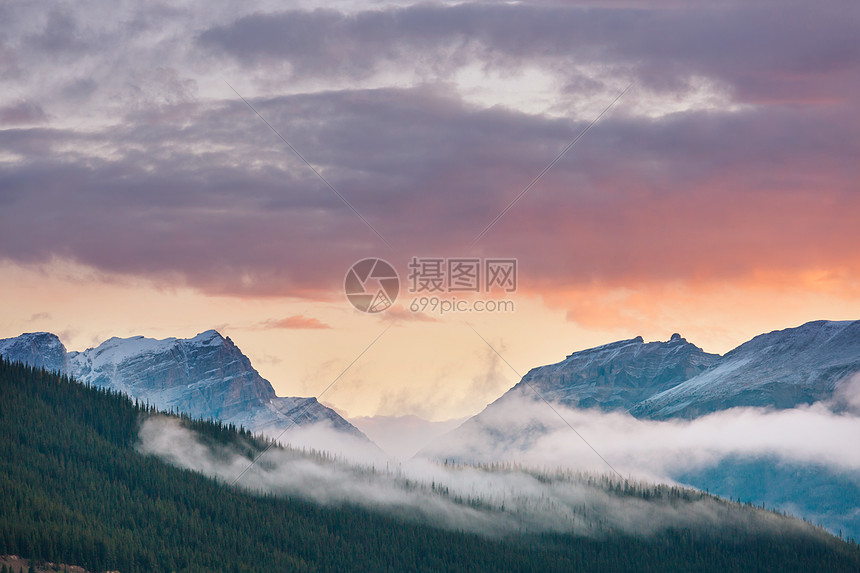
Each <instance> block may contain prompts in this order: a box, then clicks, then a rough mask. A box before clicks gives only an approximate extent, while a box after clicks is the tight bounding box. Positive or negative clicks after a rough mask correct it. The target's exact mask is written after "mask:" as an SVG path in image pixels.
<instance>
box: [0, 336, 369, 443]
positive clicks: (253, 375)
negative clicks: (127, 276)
mask: <svg viewBox="0 0 860 573" xmlns="http://www.w3.org/2000/svg"><path fill="white" fill-rule="evenodd" d="M0 355H3V356H5V357H6V358H8V359H11V360H15V361H19V362H24V363H26V364H30V365H33V366H37V367H41V368H46V369H48V370H53V371H56V372H60V373H63V374H68V375H69V376H71V377H72V378H75V379H77V380H79V381H81V382H84V383H86V384H90V385H92V386H97V387H103V388H111V389H114V390H119V391H121V392H123V393H125V394H127V395H128V396H131V397H132V398H136V399H139V400H143V401H146V402H148V403H150V404H152V405H154V406H155V407H157V408H159V409H162V410H173V411H176V412H183V413H185V414H188V415H190V416H192V417H195V418H215V419H218V420H221V421H223V422H227V423H233V424H236V425H239V426H243V427H245V428H247V429H249V430H251V431H253V432H266V433H269V434H272V433H276V432H279V431H281V430H283V429H287V428H289V427H291V426H292V425H293V424H296V425H299V426H302V425H308V424H314V423H319V422H324V423H326V424H328V425H330V426H331V427H332V428H333V429H335V430H337V431H340V432H345V433H348V434H351V435H354V436H359V437H362V438H364V439H366V437H365V436H364V434H362V433H361V432H360V431H359V430H358V429H356V428H355V427H354V426H353V425H352V424H350V423H349V422H347V421H346V420H345V419H343V418H342V417H341V416H340V415H339V414H337V413H336V412H335V411H334V410H332V409H330V408H327V407H326V406H323V405H322V404H320V403H319V402H318V401H317V399H316V398H297V397H279V396H277V395H276V394H275V390H274V388H273V387H272V385H271V384H270V383H269V381H268V380H266V379H265V378H263V377H262V376H260V374H259V373H258V372H257V371H256V370H255V369H254V367H253V366H252V365H251V361H250V360H249V359H248V357H247V356H245V355H244V354H243V353H242V351H241V350H239V348H238V347H237V346H236V345H235V344H234V343H233V341H232V340H230V338H229V337H228V338H225V337H223V336H222V335H221V334H220V333H218V332H217V331H215V330H207V331H206V332H202V333H200V334H198V335H197V336H195V337H193V338H188V339H180V338H166V339H163V340H156V339H152V338H145V337H143V336H135V337H131V338H117V337H114V338H110V339H108V340H106V341H104V342H103V343H101V344H100V345H98V346H96V347H94V348H88V349H87V350H84V351H83V352H76V351H73V352H67V351H66V348H65V346H64V345H63V343H62V342H61V341H60V339H59V338H58V337H57V336H56V335H54V334H51V333H47V332H37V333H28V334H22V335H21V336H18V337H15V338H7V339H3V340H0Z"/></svg>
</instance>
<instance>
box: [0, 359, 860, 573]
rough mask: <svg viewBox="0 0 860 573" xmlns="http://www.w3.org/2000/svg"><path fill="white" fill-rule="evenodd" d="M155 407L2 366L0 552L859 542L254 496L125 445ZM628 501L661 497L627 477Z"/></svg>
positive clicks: (758, 551) (787, 556)
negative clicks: (600, 534)
mask: <svg viewBox="0 0 860 573" xmlns="http://www.w3.org/2000/svg"><path fill="white" fill-rule="evenodd" d="M154 413H155V412H154V410H152V409H150V408H147V407H145V406H142V405H140V404H137V403H135V402H133V401H131V400H129V399H128V398H127V397H125V396H123V395H122V394H120V393H117V392H113V391H110V390H103V389H96V388H89V387H86V386H83V385H81V384H78V383H76V382H74V381H70V380H68V379H67V378H65V377H60V376H57V375H56V374H50V373H47V372H44V371H42V370H36V369H33V368H29V367H26V366H22V365H19V364H10V363H8V362H5V361H2V360H0V435H2V436H3V439H2V442H0V554H18V555H21V556H23V557H29V558H35V559H44V560H49V561H53V562H61V563H74V564H77V565H81V566H83V567H85V568H87V569H89V570H94V571H104V570H120V571H122V572H124V573H131V572H135V571H187V572H192V571H231V572H245V571H248V572H250V571H393V572H395V571H396V572H400V571H502V572H504V571H541V572H552V571H668V572H671V571H715V572H716V571H718V572H720V573H731V572H733V571H753V572H765V571H780V572H782V571H825V570H826V571H857V570H860V551H858V548H857V546H856V545H853V544H849V543H845V542H843V541H840V540H838V539H837V538H835V537H832V536H828V535H823V534H821V535H809V536H792V537H775V536H772V535H771V536H768V535H765V534H762V535H759V536H747V537H743V538H738V537H734V538H732V537H727V536H724V535H722V536H721V535H714V536H709V535H706V534H703V533H694V532H690V531H667V532H665V533H663V534H660V535H657V536H652V537H647V538H636V537H630V536H623V535H615V536H612V537H604V538H586V537H574V536H570V535H559V534H542V535H531V536H523V537H517V538H508V539H489V538H485V537H482V536H479V535H473V534H467V533H461V532H452V531H445V530H440V529H436V528H433V527H431V526H429V525H424V524H420V523H413V522H408V521H402V520H397V519H395V518H393V517H390V516H384V515H379V514H376V513H373V512H370V511H367V510H363V509H360V508H356V507H351V506H347V505H344V506H341V507H321V506H318V505H316V504H313V503H309V502H305V501H302V500H298V499H290V498H284V497H276V496H271V495H264V496H255V495H252V494H249V493H247V492H245V491H242V490H239V489H237V488H231V487H227V486H225V485H223V484H219V483H217V482H215V481H213V480H211V479H208V478H206V477H204V476H201V475H199V474H196V473H194V472H191V471H187V470H182V469H178V468H175V467H172V466H169V465H167V464H165V463H162V462H161V461H159V460H157V459H155V458H153V457H149V456H144V455H141V454H140V453H138V452H137V451H136V450H135V444H136V441H137V432H138V428H139V425H140V422H141V420H142V419H144V418H145V417H146V416H149V415H152V414H154ZM185 423H187V424H189V425H191V426H192V427H193V429H194V430H195V431H196V432H198V433H199V434H200V435H202V436H204V439H207V440H213V441H215V442H219V443H230V444H233V445H234V446H236V447H241V448H245V451H246V453H247V454H248V455H252V454H253V453H254V452H255V451H259V449H260V448H262V447H265V442H262V441H260V440H256V439H255V438H254V437H253V436H251V435H250V434H249V433H248V432H246V431H244V430H240V429H237V428H235V427H232V426H226V425H224V424H221V423H217V422H212V421H207V422H204V421H191V420H186V421H185ZM491 469H492V468H488V471H491ZM546 479H554V478H553V477H552V476H547V477H546ZM613 487H614V486H613ZM619 487H620V486H619ZM636 487H639V486H636ZM661 491H662V493H661ZM655 492H656V493H655ZM628 493H629V492H628ZM635 495H638V496H643V497H644V496H650V495H673V493H672V491H671V490H659V489H658V490H653V489H648V488H644V487H639V489H636V490H635Z"/></svg>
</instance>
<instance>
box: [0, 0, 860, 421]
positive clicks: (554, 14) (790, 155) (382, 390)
mask: <svg viewBox="0 0 860 573" xmlns="http://www.w3.org/2000/svg"><path fill="white" fill-rule="evenodd" d="M322 6H324V7H322ZM858 21H860V5H858V4H857V3H856V2H854V1H841V0H826V1H824V2H818V3H814V4H812V3H809V2H794V1H788V2H784V1H778V2H777V1H773V2H771V1H751V2H750V1H743V2H709V3H695V4H692V5H690V4H688V3H683V2H676V1H674V0H665V1H663V0H652V1H639V0H618V1H612V2H601V3H596V2H546V3H538V2H535V3H469V2H466V3H457V4H454V3H411V2H364V3H356V2H349V1H335V2H330V3H318V2H315V3H310V2H294V3H290V2H247V3H237V2H223V1H222V2H217V1H216V2H200V1H187V2H178V3H177V2H171V3H160V2H146V3H136V2H106V1H104V0H102V1H80V2H73V3H72V2H68V3H55V2H51V3H46V2H39V1H27V2H18V1H14V0H12V1H8V2H4V3H3V4H2V5H0V82H2V87H3V89H2V90H0V297H2V300H3V301H4V304H3V305H2V310H0V338H4V337H11V336H17V335H19V334H21V333H23V332H34V331H50V332H54V333H56V334H58V335H59V336H60V338H61V339H62V341H63V342H64V344H65V345H66V346H67V348H69V349H70V350H83V349H85V348H87V347H91V346H95V345H97V344H99V343H100V342H101V341H103V340H105V339H107V338H109V337H111V336H133V335H145V336H149V337H155V338H164V337H169V336H176V337H190V336H194V335H195V334H197V333H199V332H202V331H205V330H207V329H209V328H216V329H218V330H219V331H220V332H221V333H222V334H224V335H225V336H229V337H230V338H231V339H232V340H233V341H234V342H235V343H236V344H237V345H238V346H239V347H240V348H241V349H242V350H243V351H244V352H245V353H246V354H247V355H248V356H249V357H250V358H251V360H252V362H253V364H254V366H255V367H256V368H257V369H258V370H259V371H260V372H261V374H262V375H263V376H264V377H266V378H267V379H269V380H270V381H271V382H272V384H273V386H274V387H275V389H276V391H277V392H278V394H280V395H319V394H320V392H322V391H323V389H325V388H326V387H327V386H328V385H329V384H330V383H331V382H332V381H334V380H337V381H336V383H335V384H334V385H332V386H331V387H330V389H328V390H327V391H326V392H325V395H324V396H322V401H323V402H324V403H326V404H328V405H330V406H332V407H334V408H336V409H337V410H338V411H340V412H341V413H343V414H345V415H347V416H352V417H355V416H374V415H384V416H396V415H415V416H419V417H422V418H426V419H429V420H445V419H450V418H460V417H464V416H468V415H471V414H474V413H476V412H477V411H479V410H481V409H482V408H483V406H484V405H485V404H487V403H488V402H490V401H492V400H494V399H495V398H496V397H498V396H499V395H501V394H502V393H503V392H504V391H505V390H507V389H508V388H510V387H511V386H513V385H514V384H515V383H516V382H517V381H518V379H519V377H520V376H521V375H522V374H525V373H526V372H527V371H528V370H529V369H530V368H532V367H536V366H539V365H542V364H548V363H553V362H557V361H559V360H562V359H564V357H565V356H566V355H567V354H569V353H571V352H573V351H576V350H581V349H585V348H588V347H592V346H596V345H599V344H604V343H608V342H611V341H614V340H619V339H627V338H633V337H635V336H637V335H642V336H643V337H644V338H645V340H668V339H669V337H670V336H671V334H672V333H674V332H679V333H681V334H682V335H683V336H684V337H686V338H687V339H688V340H689V341H691V342H693V343H695V344H697V345H699V346H701V347H703V348H704V349H705V350H707V351H709V352H719V353H723V352H726V351H728V350H730V349H731V348H733V347H735V346H737V345H738V344H740V343H742V342H744V341H746V340H748V339H749V338H751V337H752V336H754V335H756V334H759V333H762V332H767V331H771V330H775V329H781V328H787V327H792V326H797V325H799V324H802V323H804V322H807V321H810V320H817V319H834V320H844V319H858V318H860V296H858V295H860V250H858V248H857V246H858V244H860V225H858V224H857V220H858V218H860V217H858V215H860V163H858V162H857V160H856V158H857V157H858V156H860V135H858V134H860V131H858V128H860V112H858V109H860V108H858V99H860V96H858V93H860V90H858V88H860V36H858V34H857V33H856V30H857V23H858ZM619 96H620V97H619ZM573 142H575V143H574V145H572V146H570V144H571V143H573ZM568 146H570V147H569V148H568ZM565 149H567V151H566V153H563V151H564V150H565ZM550 165H551V168H550V169H548V170H547V167H549V166H550ZM538 177H539V178H538ZM536 178H538V180H535V179H536ZM484 230H486V232H484ZM368 257H379V258H382V259H384V260H386V261H389V262H390V263H391V264H392V265H393V266H394V267H395V269H396V270H397V271H398V273H399V275H400V278H401V284H400V287H401V288H400V294H399V296H398V298H397V300H396V301H395V304H394V306H392V307H391V308H390V309H388V310H387V311H385V312H380V313H372V314H371V313H364V312H361V311H360V310H357V309H356V308H354V307H353V306H352V305H351V304H350V302H349V301H348V300H347V299H346V296H345V294H344V278H345V276H346V273H347V271H348V269H349V268H350V266H351V265H352V264H353V263H355V262H356V261H358V260H361V259H364V258H368ZM413 258H434V259H440V258H441V259H445V260H450V259H455V258H469V259H475V258H476V259H478V260H480V261H484V260H486V259H491V258H501V259H516V261H517V288H516V290H515V292H503V291H501V290H499V289H495V290H493V291H491V292H481V293H477V294H470V293H460V292H457V293H452V292H442V293H437V294H436V296H439V297H442V298H445V299H451V298H452V297H454V296H456V297H457V298H458V299H459V300H465V301H467V302H469V304H472V302H473V301H474V300H475V299H489V300H491V301H498V300H505V301H512V302H513V303H514V305H515V308H514V309H513V310H511V311H509V312H465V311H464V312H449V313H446V314H440V313H439V312H438V308H437V309H436V311H434V310H433V309H430V308H425V309H424V311H423V312H413V310H411V309H410V305H413V303H414V302H418V301H420V296H422V295H425V296H426V295H428V293H412V292H408V288H407V287H409V286H410V285H409V280H408V279H407V277H408V273H409V267H408V263H409V261H411V260H412V259H413ZM413 306H414V305H413ZM380 335H381V336H380ZM374 341H375V342H374ZM338 376H340V377H339V378H338Z"/></svg>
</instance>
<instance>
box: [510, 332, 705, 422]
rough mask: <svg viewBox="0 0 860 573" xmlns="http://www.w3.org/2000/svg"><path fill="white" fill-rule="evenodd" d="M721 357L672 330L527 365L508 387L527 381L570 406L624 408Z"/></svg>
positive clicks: (701, 370)
mask: <svg viewBox="0 0 860 573" xmlns="http://www.w3.org/2000/svg"><path fill="white" fill-rule="evenodd" d="M719 360H720V357H719V355H717V354H708V353H707V352H705V351H703V350H702V349H701V348H699V347H698V346H696V345H694V344H690V343H689V342H687V341H686V340H684V339H683V338H681V336H680V335H678V334H675V335H673V336H672V338H671V339H670V340H669V341H668V342H649V343H645V342H644V341H643V340H642V337H641V336H638V337H636V338H633V339H631V340H622V341H620V342H613V343H612V344H607V345H605V346H599V347H597V348H592V349H590V350H583V351H582V352H575V353H573V354H571V355H570V356H568V357H567V358H566V359H564V360H563V361H561V362H559V363H557V364H551V365H549V366H541V367H539V368H534V369H532V370H531V371H529V372H528V373H527V374H526V375H525V376H523V379H522V380H521V381H520V383H519V384H517V385H516V386H514V388H513V390H512V391H517V390H519V391H522V392H525V393H526V394H528V392H527V391H526V390H529V389H528V388H523V387H524V386H527V385H531V386H532V387H533V388H534V389H535V390H537V391H538V392H539V393H540V394H541V396H543V397H544V398H546V399H547V400H549V401H550V402H558V403H561V404H564V405H565V406H570V407H574V408H600V409H602V410H628V409H630V408H632V407H633V406H635V405H636V404H638V403H639V402H641V401H642V400H644V399H646V398H649V397H651V396H654V395H655V394H658V393H660V392H663V391H665V390H668V389H670V388H674V387H675V386H677V385H678V384H680V383H681V382H683V381H685V380H687V379H689V378H692V377H694V376H696V375H697V374H700V373H702V372H703V371H705V370H707V369H708V368H709V367H711V366H713V365H714V364H716V363H717V362H718V361H719Z"/></svg>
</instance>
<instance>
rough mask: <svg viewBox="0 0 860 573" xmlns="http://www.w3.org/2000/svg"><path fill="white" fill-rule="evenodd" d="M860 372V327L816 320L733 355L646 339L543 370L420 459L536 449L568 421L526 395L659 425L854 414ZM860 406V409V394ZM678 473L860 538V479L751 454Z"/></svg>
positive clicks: (481, 457)
mask: <svg viewBox="0 0 860 573" xmlns="http://www.w3.org/2000/svg"><path fill="white" fill-rule="evenodd" d="M857 373H860V321H846V322H830V321H816V322H810V323H807V324H804V325H803V326H800V327H797V328H789V329H786V330H779V331H774V332H770V333H767V334H762V335H760V336H757V337H755V338H753V339H752V340H750V341H749V342H746V343H744V344H742V345H740V346H738V347H737V348H735V349H734V350H732V351H731V352H728V353H727V354H725V355H724V356H718V355H715V354H708V353H705V352H703V351H702V350H701V349H700V348H698V347H696V346H694V345H692V344H690V343H688V342H686V341H685V340H684V339H683V338H681V337H680V336H678V335H673V336H672V338H671V339H670V340H669V341H667V342H652V343H648V344H646V343H644V342H643V341H642V338H640V337H637V338H634V339H631V340H623V341H620V342H614V343H612V344H607V345H605V346H600V347H598V348H592V349H589V350H583V351H581V352H576V353H574V354H571V355H570V356H568V357H567V358H566V359H565V360H563V361H561V362H559V363H557V364H551V365H549V366H542V367H539V368H534V369H532V370H531V371H529V372H528V373H527V374H526V375H525V376H523V379H522V380H521V381H520V382H519V383H518V384H517V385H516V386H514V387H513V388H511V389H510V390H509V391H508V392H506V393H505V394H504V395H502V396H501V397H500V398H499V399H498V400H496V401H495V402H493V403H492V404H490V405H489V406H487V407H486V408H485V409H484V410H483V411H482V412H481V413H479V414H478V415H476V416H473V417H472V418H470V419H469V420H467V421H466V422H465V423H463V424H462V425H461V426H460V427H458V428H457V429H455V430H453V431H451V432H449V433H448V434H446V435H444V436H442V437H440V438H439V439H438V440H436V441H435V442H434V443H433V444H431V445H430V446H428V447H427V448H425V449H424V450H422V451H421V452H420V453H419V454H418V455H419V456H424V457H428V458H435V459H452V460H455V461H460V462H469V461H494V460H497V459H499V458H500V457H501V456H502V455H506V454H509V453H510V452H526V451H530V450H531V448H532V447H533V446H534V445H535V444H537V443H538V440H540V439H541V438H542V437H543V436H545V435H546V434H547V432H549V431H550V430H551V429H552V424H554V425H555V427H557V426H558V424H559V422H558V420H557V419H556V418H555V416H554V414H552V413H551V412H549V409H548V408H545V407H544V408H537V409H532V410H529V405H530V402H523V399H526V400H529V401H536V400H539V398H538V397H537V396H536V395H535V392H534V391H533V390H532V389H531V388H530V387H529V386H531V387H533V388H534V389H535V390H537V391H538V392H539V393H540V395H541V396H543V397H544V398H545V399H546V400H548V401H550V402H552V403H557V404H563V405H565V406H569V407H572V408H579V409H585V408H598V409H601V410H604V411H619V412H624V411H627V412H629V413H630V414H632V415H633V416H636V417H638V418H644V419H652V420H654V419H663V420H665V419H678V418H695V417H699V416H703V415H706V414H709V413H713V412H719V411H722V410H726V409H730V408H735V407H743V406H748V407H763V408H774V409H789V408H795V407H798V406H803V405H807V404H811V403H814V402H819V403H821V404H823V405H825V406H826V407H828V408H830V409H831V410H832V411H834V412H835V413H839V415H841V413H843V412H844V410H843V408H846V406H843V405H841V403H840V400H841V399H842V398H841V397H840V394H841V392H842V390H843V389H844V390H848V389H849V387H851V388H854V387H855V386H857V385H858V382H857V380H858V376H857ZM852 381H853V382H852ZM857 387H860V386H857ZM853 394H856V390H855V391H854V392H853ZM850 407H851V408H853V410H854V411H855V412H856V413H860V409H858V407H860V400H858V398H857V396H856V395H855V396H854V399H853V401H852V406H850ZM535 411H537V412H539V414H540V415H533V414H534V412H535ZM529 412H531V413H529ZM572 439H573V438H572ZM671 477H672V478H673V479H675V480H677V481H680V482H682V483H687V484H691V485H693V486H695V487H699V488H701V489H709V490H710V491H711V492H713V493H718V494H719V495H722V496H725V497H732V498H741V499H743V500H751V501H753V502H755V503H762V502H764V503H766V504H768V506H771V507H776V508H778V509H785V510H787V511H790V512H792V513H795V514H797V515H800V516H802V517H805V518H807V519H810V520H812V521H814V522H815V523H823V524H825V525H826V526H827V527H828V528H830V529H831V531H833V532H836V531H839V530H843V531H845V532H846V533H848V534H849V535H851V536H853V537H856V538H860V475H857V474H856V472H855V473H852V472H850V471H847V470H846V471H842V470H837V469H834V468H833V467H829V466H824V465H814V464H807V465H803V464H800V463H795V462H790V461H788V462H787V461H785V460H782V459H779V458H776V457H757V456H754V455H749V456H735V457H731V458H724V459H720V460H719V461H717V462H716V463H715V464H711V465H708V466H703V467H699V468H697V469H695V470H690V471H687V472H685V473H683V474H678V475H673V476H671Z"/></svg>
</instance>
